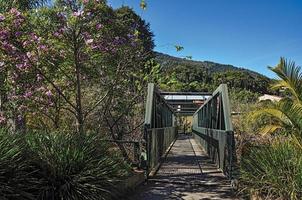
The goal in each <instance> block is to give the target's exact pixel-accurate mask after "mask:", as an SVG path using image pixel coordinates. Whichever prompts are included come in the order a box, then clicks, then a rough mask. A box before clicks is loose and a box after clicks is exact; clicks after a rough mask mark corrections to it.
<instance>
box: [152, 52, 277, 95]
mask: <svg viewBox="0 0 302 200" xmlns="http://www.w3.org/2000/svg"><path fill="white" fill-rule="evenodd" d="M155 60H156V61H157V63H159V64H160V65H161V70H160V73H161V81H162V86H163V87H166V88H167V89H170V90H178V91H201V90H203V91H205V90H209V91H212V90H213V89H215V87H217V86H218V85H219V84H221V83H226V84H228V87H229V88H231V89H245V90H248V91H251V92H254V93H259V94H264V93H271V91H270V88H269V84H270V82H271V79H269V78H268V77H266V76H264V75H262V74H259V73H257V72H254V71H251V70H248V69H244V68H239V67H235V66H233V65H227V64H219V63H215V62H211V61H194V60H190V59H186V58H178V57H174V56H170V55H167V54H163V53H160V52H155Z"/></svg>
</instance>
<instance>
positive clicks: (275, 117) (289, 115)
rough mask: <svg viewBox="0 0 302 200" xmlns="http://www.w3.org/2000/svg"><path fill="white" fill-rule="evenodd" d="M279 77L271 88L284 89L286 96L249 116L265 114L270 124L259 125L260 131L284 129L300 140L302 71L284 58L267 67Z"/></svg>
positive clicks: (270, 131)
mask: <svg viewBox="0 0 302 200" xmlns="http://www.w3.org/2000/svg"><path fill="white" fill-rule="evenodd" d="M269 68H270V69H271V70H272V71H273V72H275V73H276V75H277V76H278V77H279V78H280V79H279V80H277V81H275V82H274V83H273V85H272V88H273V89H279V90H284V92H285V93H286V94H288V95H287V96H286V97H284V98H283V99H282V100H281V101H280V102H273V103H272V104H270V105H269V106H267V107H265V108H263V109H260V110H257V111H254V112H252V113H251V114H250V116H249V118H250V119H251V120H252V121H254V120H256V119H257V118H259V117H262V116H266V117H269V118H270V120H271V123H270V124H266V125H264V126H263V127H261V131H260V133H262V134H268V133H275V132H277V131H279V132H280V131H284V132H286V133H289V134H290V135H292V136H294V138H295V139H296V140H299V141H300V142H299V143H300V145H301V142H302V72H301V67H299V66H296V64H295V63H294V62H292V61H287V60H286V59H284V58H281V59H280V63H279V64H278V65H277V66H276V67H269Z"/></svg>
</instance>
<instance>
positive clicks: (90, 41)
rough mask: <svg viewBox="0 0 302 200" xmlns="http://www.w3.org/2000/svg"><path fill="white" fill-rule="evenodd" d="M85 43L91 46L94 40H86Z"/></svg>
mask: <svg viewBox="0 0 302 200" xmlns="http://www.w3.org/2000/svg"><path fill="white" fill-rule="evenodd" d="M85 42H86V44H91V43H93V39H89V40H86V41H85Z"/></svg>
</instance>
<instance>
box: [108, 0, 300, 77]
mask: <svg viewBox="0 0 302 200" xmlns="http://www.w3.org/2000/svg"><path fill="white" fill-rule="evenodd" d="M145 1H146V3H147V10H145V11H143V10H142V9H141V8H140V7H139V4H140V0H108V3H109V4H110V5H111V6H112V7H113V8H118V7H120V6H121V5H127V6H130V7H132V8H133V9H134V10H135V11H136V12H137V13H138V14H139V15H140V16H141V17H142V18H143V19H145V20H146V21H147V22H148V23H150V27H151V30H152V32H153V33H154V35H155V37H154V40H155V44H156V48H155V50H156V51H159V52H162V53H166V54H169V55H173V56H177V57H184V56H192V57H193V60H200V61H204V60H207V61H213V62H218V63H222V64H231V65H234V66H237V67H243V68H247V69H250V70H253V71H256V72H259V73H261V74H264V75H266V76H268V77H271V78H274V77H275V76H274V74H273V73H272V72H271V71H270V70H269V69H268V68H267V66H275V65H276V64H277V63H278V62H279V59H280V57H281V56H282V57H285V58H287V59H290V60H292V61H295V62H296V64H297V65H300V66H302V0H145ZM174 45H181V46H183V47H184V50H183V51H181V52H177V51H176V49H175V47H174Z"/></svg>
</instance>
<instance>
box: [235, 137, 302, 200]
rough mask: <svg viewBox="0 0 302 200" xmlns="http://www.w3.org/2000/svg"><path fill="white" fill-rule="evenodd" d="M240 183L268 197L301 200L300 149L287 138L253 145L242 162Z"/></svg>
mask: <svg viewBox="0 0 302 200" xmlns="http://www.w3.org/2000/svg"><path fill="white" fill-rule="evenodd" d="M241 184H243V185H244V188H243V190H244V191H253V192H255V193H258V194H261V195H263V196H266V197H267V198H269V199H278V198H281V199H292V200H298V199H301V198H302V151H301V149H299V148H296V146H295V145H293V144H292V143H291V142H287V141H278V142H275V143H274V144H273V145H269V146H262V147H252V148H251V149H250V151H249V152H248V153H246V154H245V155H244V156H243V158H242V161H241Z"/></svg>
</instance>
